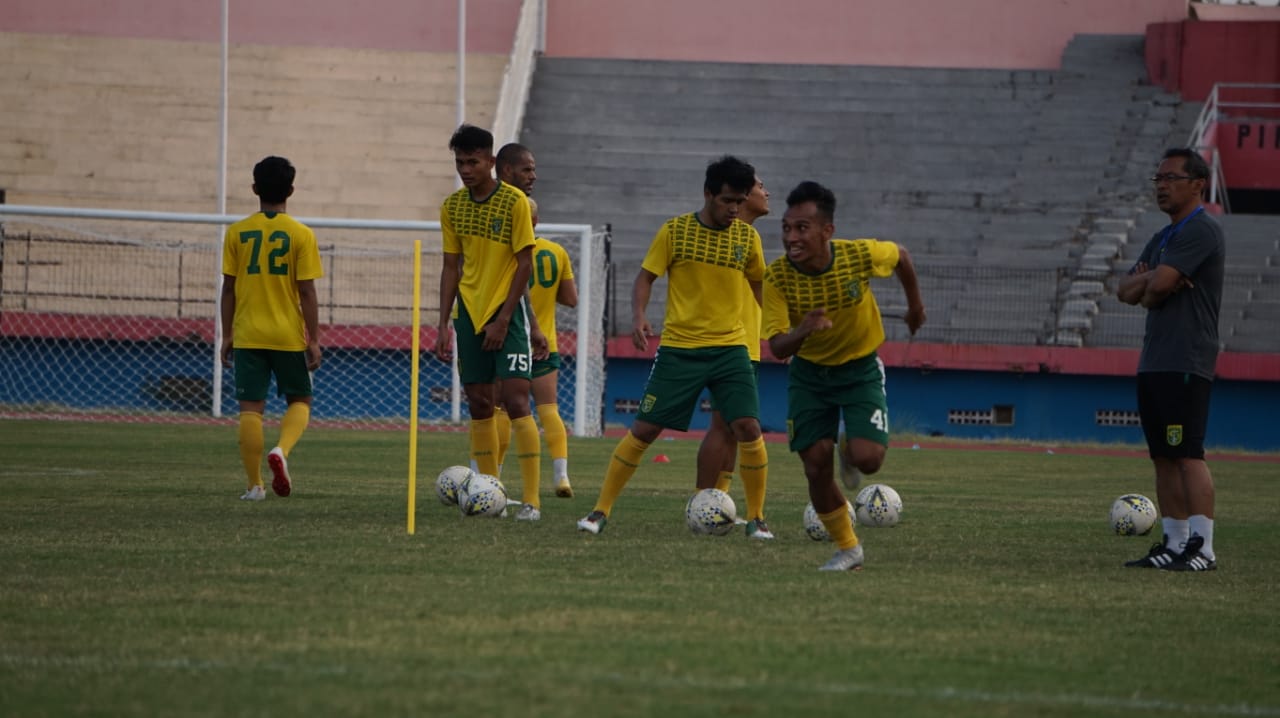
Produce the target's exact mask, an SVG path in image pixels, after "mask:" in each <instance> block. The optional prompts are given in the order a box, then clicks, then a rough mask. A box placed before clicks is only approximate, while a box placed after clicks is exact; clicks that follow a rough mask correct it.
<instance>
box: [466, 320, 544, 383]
mask: <svg viewBox="0 0 1280 718" xmlns="http://www.w3.org/2000/svg"><path fill="white" fill-rule="evenodd" d="M524 312H525V306H524V300H523V299H522V300H520V306H518V307H517V308H516V311H515V312H514V313H512V315H511V323H510V324H508V325H507V338H506V341H504V342H503V344H502V348H501V349H498V350H497V351H491V352H490V351H485V350H484V349H483V345H484V332H481V333H479V334H477V333H476V326H475V323H474V322H472V321H471V315H470V314H468V313H467V307H466V304H465V303H463V302H458V317H457V318H456V319H454V320H453V329H454V333H455V334H457V337H458V338H457V341H458V378H459V379H460V380H461V381H462V383H463V384H492V383H493V382H494V381H495V380H497V379H528V378H529V376H530V372H531V371H532V369H533V350H532V349H531V348H530V346H529V331H528V329H527V327H528V322H527V321H526V320H525V313H524ZM494 316H495V317H496V316H497V315H496V314H495V315H494ZM493 319H494V317H489V321H490V322H491V321H493ZM485 324H488V322H485Z"/></svg>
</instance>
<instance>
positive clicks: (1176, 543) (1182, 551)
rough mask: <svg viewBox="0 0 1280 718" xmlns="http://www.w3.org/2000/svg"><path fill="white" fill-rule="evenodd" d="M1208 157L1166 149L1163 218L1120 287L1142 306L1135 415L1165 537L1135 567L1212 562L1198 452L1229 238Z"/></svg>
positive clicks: (1159, 177) (1190, 567)
mask: <svg viewBox="0 0 1280 718" xmlns="http://www.w3.org/2000/svg"><path fill="white" fill-rule="evenodd" d="M1208 178H1209V166H1208V164H1207V163H1206V162H1205V161H1204V158H1203V157H1201V156H1200V154H1199V153H1198V152H1196V151H1195V150H1192V149H1171V150H1168V151H1167V152H1165V153H1164V159H1163V161H1162V162H1161V163H1160V167H1159V169H1157V170H1156V174H1155V176H1154V177H1152V178H1151V181H1152V182H1153V183H1154V184H1155V191H1156V205H1157V206H1159V207H1160V211H1162V212H1164V213H1165V214H1167V215H1169V226H1167V227H1165V228H1164V229H1162V230H1160V231H1159V232H1156V234H1155V236H1153V237H1152V238H1151V239H1150V241H1148V242H1147V246H1146V247H1145V248H1143V250H1142V254H1141V255H1139V256H1138V261H1137V263H1136V264H1134V265H1133V268H1132V269H1130V270H1129V274H1128V276H1126V277H1125V278H1124V279H1123V280H1122V281H1121V282H1120V286H1119V288H1118V289H1117V291H1116V296H1117V297H1118V298H1119V299H1120V301H1122V302H1124V303H1126V304H1141V305H1142V306H1144V307H1146V308H1147V329H1146V334H1145V336H1144V337H1143V339H1142V354H1141V355H1140V356H1139V358H1138V415H1139V417H1140V418H1141V419H1142V432H1143V434H1145V435H1146V439H1147V448H1148V450H1149V453H1150V455H1151V462H1152V463H1153V464H1154V465H1155V471H1156V501H1157V503H1159V505H1160V516H1161V519H1160V521H1161V524H1162V525H1163V529H1164V540H1162V541H1160V542H1158V543H1156V544H1155V545H1154V546H1152V547H1151V550H1150V551H1149V552H1148V553H1147V555H1146V556H1143V557H1142V558H1139V559H1135V560H1133V561H1129V562H1128V563H1126V564H1125V565H1126V566H1129V567H1132V568H1162V569H1166V570H1170V571H1212V570H1214V569H1216V568H1217V567H1218V561H1217V555H1216V554H1215V553H1214V551H1213V516H1214V513H1213V509H1214V486H1213V475H1212V474H1211V473H1210V472H1209V465H1208V464H1207V463H1205V460H1204V437H1205V431H1206V428H1207V425H1208V423H1209V393H1210V391H1211V390H1212V388H1213V375H1214V370H1215V367H1216V364H1217V361H1218V312H1219V310H1220V309H1221V307H1222V283H1223V274H1224V266H1225V264H1226V246H1225V240H1224V238H1223V234H1222V227H1221V225H1219V224H1218V222H1217V220H1215V219H1214V218H1213V217H1211V216H1209V213H1208V212H1205V211H1204V207H1203V206H1202V205H1201V203H1200V200H1201V197H1202V196H1203V194H1204V187H1205V184H1206V183H1207V182H1208Z"/></svg>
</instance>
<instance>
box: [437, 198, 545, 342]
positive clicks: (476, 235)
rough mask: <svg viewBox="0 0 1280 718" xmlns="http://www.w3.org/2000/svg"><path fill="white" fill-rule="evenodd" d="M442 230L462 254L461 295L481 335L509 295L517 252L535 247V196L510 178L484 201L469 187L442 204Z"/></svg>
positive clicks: (447, 244) (448, 247)
mask: <svg viewBox="0 0 1280 718" xmlns="http://www.w3.org/2000/svg"><path fill="white" fill-rule="evenodd" d="M440 231H441V233H442V234H443V235H444V239H443V248H444V251H445V253H446V254H461V255H462V277H461V278H459V281H458V296H459V297H460V298H461V300H462V303H463V305H464V306H465V307H466V308H467V313H468V314H469V315H471V321H472V322H473V323H474V324H475V327H476V333H477V334H479V333H480V332H482V331H484V325H485V324H486V323H488V321H489V319H490V318H491V317H492V316H493V315H494V314H495V313H497V311H498V310H499V309H501V308H502V303H503V302H505V301H506V300H507V294H508V292H509V291H510V289H511V281H512V280H513V279H514V278H515V275H516V253H518V252H520V251H521V250H523V249H525V248H526V247H532V246H533V220H532V219H531V218H530V214H529V200H528V199H527V198H526V197H525V195H524V192H521V191H520V190H518V189H516V188H515V187H512V186H511V185H509V184H507V183H505V182H498V186H497V187H496V188H494V190H493V193H492V194H490V195H489V196H488V197H486V198H484V199H482V200H474V199H472V198H471V191H470V190H469V189H467V188H466V187H463V188H462V189H459V190H458V191H457V192H454V193H453V194H451V195H449V196H448V197H447V198H445V201H444V205H443V206H441V207H440ZM445 310H446V308H445V307H441V311H445Z"/></svg>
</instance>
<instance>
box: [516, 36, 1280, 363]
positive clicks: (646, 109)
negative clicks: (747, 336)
mask: <svg viewBox="0 0 1280 718" xmlns="http://www.w3.org/2000/svg"><path fill="white" fill-rule="evenodd" d="M1142 42H1143V40H1142V38H1141V37H1140V36H1124V35H1080V36H1077V37H1076V38H1075V39H1074V40H1073V41H1072V42H1071V43H1070V44H1069V45H1068V47H1067V48H1066V50H1065V52H1064V55H1063V65H1062V68H1061V69H1060V70H1057V71H1032V70H1022V71H1007V70H961V69H919V68H886V67H834V66H813V65H760V64H741V63H691V62H663V61H622V60H598V59H568V58H540V59H539V62H538V68H537V72H536V73H535V76H534V81H533V87H532V91H531V95H530V103H529V106H528V109H527V112H526V116H525V124H524V127H523V132H522V135H521V139H522V141H523V142H524V143H526V144H528V145H529V146H530V147H531V148H532V149H533V150H534V152H535V154H536V155H537V159H538V174H539V180H538V186H537V189H536V191H535V193H536V195H537V197H538V199H539V204H540V211H541V216H542V218H543V220H544V221H550V222H590V223H592V224H596V225H603V224H610V225H611V226H612V228H613V236H614V262H615V265H616V268H617V273H616V281H617V288H616V289H615V296H616V297H617V298H618V301H619V302H620V303H625V302H627V301H629V296H630V292H629V288H630V286H631V282H632V280H633V279H634V277H635V274H636V272H637V271H638V269H639V265H640V261H641V259H642V258H643V255H644V252H645V250H646V249H647V247H648V245H649V242H650V240H651V239H652V237H653V234H654V232H655V231H656V230H657V228H658V227H659V226H660V225H661V223H662V222H663V221H664V220H665V219H666V218H668V217H670V216H672V215H675V214H679V213H683V212H689V211H693V210H695V209H697V208H698V207H699V206H700V205H701V192H700V190H701V186H702V178H703V171H704V169H705V166H706V164H707V163H708V162H709V161H711V160H713V159H714V158H716V157H717V156H719V155H721V154H725V153H729V154H735V155H738V156H740V157H743V158H744V159H746V160H748V161H750V162H751V163H752V164H754V165H755V166H756V167H757V169H758V171H759V173H760V176H761V177H762V179H764V181H765V183H766V185H767V186H768V187H769V188H770V190H771V192H772V193H773V198H772V202H771V205H772V208H773V215H772V216H770V217H766V218H764V219H762V220H760V221H759V222H758V223H757V225H756V226H757V228H758V229H759V230H760V232H761V235H762V237H763V239H764V243H765V253H766V256H767V257H768V258H770V259H772V258H775V257H777V256H778V255H779V254H781V247H780V243H779V239H780V232H779V227H778V219H779V217H780V216H781V214H782V212H783V211H784V209H785V197H786V193H787V191H788V190H789V189H790V188H791V187H793V186H794V185H795V184H796V183H798V182H800V181H802V180H806V179H813V180H817V181H819V182H822V183H824V184H826V185H828V186H830V187H831V188H832V189H833V190H834V191H835V193H836V195H837V197H838V199H839V207H838V210H837V217H836V228H837V229H836V232H837V235H838V236H841V237H879V238H883V239H892V240H894V241H897V242H899V243H901V244H903V245H904V246H906V247H907V248H909V249H910V251H911V252H912V255H913V257H914V258H915V263H916V266H917V268H918V270H919V271H920V274H921V279H922V285H923V287H922V288H923V291H924V293H925V296H926V301H927V304H928V308H929V315H930V320H929V324H928V325H926V327H925V328H924V330H922V332H921V333H920V335H918V336H919V339H920V340H922V341H930V342H943V343H981V342H990V343H999V344H1059V345H1066V346H1095V345H1102V346H1123V347H1135V346H1137V345H1138V344H1139V343H1140V341H1141V333H1142V332H1141V330H1142V326H1141V317H1140V316H1139V314H1138V313H1135V312H1133V311H1132V309H1131V308H1128V307H1125V305H1122V304H1120V303H1119V302H1118V301H1116V300H1115V298H1114V296H1112V294H1113V289H1114V286H1113V282H1114V277H1115V276H1116V274H1117V273H1118V272H1120V271H1123V270H1124V269H1127V267H1128V265H1127V264H1125V262H1127V261H1130V259H1129V257H1130V255H1131V254H1132V250H1131V246H1132V245H1133V244H1134V243H1135V242H1137V244H1138V248H1139V250H1140V248H1141V242H1142V241H1145V238H1146V237H1147V236H1150V233H1147V234H1145V235H1143V236H1142V237H1141V239H1140V240H1135V237H1136V236H1137V235H1138V234H1140V233H1141V232H1145V231H1146V229H1145V228H1146V226H1147V225H1148V224H1149V221H1150V216H1151V215H1152V214H1153V210H1154V207H1153V206H1151V205H1152V202H1153V200H1152V198H1151V194H1150V191H1149V182H1148V181H1147V177H1149V176H1150V172H1151V168H1152V167H1153V166H1154V165H1155V164H1156V163H1157V162H1158V158H1159V156H1160V153H1161V152H1162V151H1163V150H1164V148H1165V147H1167V146H1170V145H1174V144H1180V143H1183V142H1185V139H1184V138H1185V137H1186V136H1187V132H1188V131H1189V130H1190V127H1191V124H1190V123H1193V122H1194V118H1195V115H1196V113H1197V112H1198V107H1193V106H1189V105H1188V103H1182V102H1181V100H1180V98H1179V97H1178V96H1177V95H1170V94H1167V93H1164V92H1163V91H1161V90H1160V89H1159V88H1156V87H1153V86H1150V85H1147V84H1144V78H1145V68H1144V65H1143V58H1142ZM1154 214H1156V215H1158V211H1155V212H1154ZM1273 239H1274V238H1273ZM1258 284H1259V285H1265V281H1264V279H1263V278H1262V277H1260V278H1259V280H1258ZM1268 286H1269V285H1268ZM876 291H877V293H878V295H879V297H880V301H881V304H882V305H883V306H884V309H885V313H886V315H888V316H894V315H897V314H900V313H901V312H902V311H903V310H904V309H905V307H904V304H905V302H904V301H903V299H902V297H901V291H900V289H899V288H898V285H897V283H896V282H894V281H892V280H890V281H885V282H880V283H878V284H877V285H876ZM663 294H664V292H663V284H662V280H659V285H658V291H655V292H654V295H653V299H652V301H651V306H650V309H649V312H648V316H649V319H650V321H651V322H654V323H655V326H656V325H657V324H658V323H660V321H661V317H662V297H663ZM615 309H620V310H621V311H620V315H617V314H616V315H615V316H617V321H618V324H617V325H615V326H614V327H612V328H611V330H612V331H613V332H614V333H625V332H627V331H628V330H629V329H630V316H629V307H627V306H622V307H619V308H615ZM887 329H888V330H889V333H890V339H905V338H906V331H905V327H904V326H902V324H901V323H900V322H896V321H889V322H887ZM1241 329H1242V332H1247V331H1252V330H1253V328H1252V326H1249V327H1247V328H1246V327H1245V326H1244V325H1242V328H1241Z"/></svg>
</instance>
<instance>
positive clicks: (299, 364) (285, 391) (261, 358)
mask: <svg viewBox="0 0 1280 718" xmlns="http://www.w3.org/2000/svg"><path fill="white" fill-rule="evenodd" d="M232 358H233V360H234V361H233V363H232V366H233V367H235V381H236V400H237V401H266V398H267V389H268V388H269V387H270V386H271V376H272V375H273V374H274V375H275V377H276V393H277V394H278V395H280V396H311V372H310V371H309V370H308V369H307V353H306V352H304V351H303V352H283V351H276V350H274V349H236V350H235V353H234V356H233V357H232Z"/></svg>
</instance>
